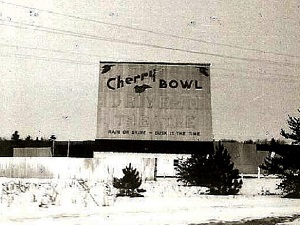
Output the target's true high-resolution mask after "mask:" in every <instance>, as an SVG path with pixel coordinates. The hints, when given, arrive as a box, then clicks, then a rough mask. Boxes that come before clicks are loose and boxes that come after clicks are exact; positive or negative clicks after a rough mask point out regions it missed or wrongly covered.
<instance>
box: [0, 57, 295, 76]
mask: <svg viewBox="0 0 300 225" xmlns="http://www.w3.org/2000/svg"><path fill="white" fill-rule="evenodd" d="M0 57H16V58H21V59H35V60H41V61H47V62H50V61H53V62H59V63H68V64H76V65H78V64H80V65H98V62H95V63H93V62H89V61H79V60H71V59H61V58H51V57H40V56H35V55H28V54H19V53H6V54H5V55H4V54H0ZM211 70H223V71H232V72H235V73H237V72H239V73H254V74H262V75H276V76H278V77H274V76H270V77H264V76H260V77H253V76H250V75H246V76H240V77H243V78H247V79H258V80H260V79H280V80H288V81H292V80H293V81H295V80H296V81H299V79H296V78H297V77H298V76H293V77H285V75H283V74H276V73H263V72H259V71H250V70H239V69H227V68H218V67H213V68H211ZM224 76H225V77H231V78H233V76H230V75H222V77H224ZM279 76H280V77H279ZM240 77H239V78H240Z"/></svg>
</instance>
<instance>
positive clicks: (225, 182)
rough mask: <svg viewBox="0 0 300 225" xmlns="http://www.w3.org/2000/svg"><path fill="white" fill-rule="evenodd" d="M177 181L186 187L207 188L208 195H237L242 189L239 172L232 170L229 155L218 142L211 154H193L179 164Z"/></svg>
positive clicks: (232, 165)
mask: <svg viewBox="0 0 300 225" xmlns="http://www.w3.org/2000/svg"><path fill="white" fill-rule="evenodd" d="M176 170H177V176H178V181H182V182H184V183H185V184H187V185H193V186H203V187H207V188H209V193H210V194H218V195H229V194H232V195H234V194H237V193H238V192H239V190H240V188H241V187H242V181H241V180H240V179H239V170H238V169H235V168H234V164H233V163H232V162H231V157H230V154H229V153H228V151H227V149H225V148H224V146H223V145H222V144H221V142H219V144H218V146H216V149H215V151H214V152H213V153H211V154H208V155H206V156H204V155H198V154H193V155H192V156H191V157H190V158H188V159H187V160H185V161H182V162H180V163H179V165H178V167H177V168H176Z"/></svg>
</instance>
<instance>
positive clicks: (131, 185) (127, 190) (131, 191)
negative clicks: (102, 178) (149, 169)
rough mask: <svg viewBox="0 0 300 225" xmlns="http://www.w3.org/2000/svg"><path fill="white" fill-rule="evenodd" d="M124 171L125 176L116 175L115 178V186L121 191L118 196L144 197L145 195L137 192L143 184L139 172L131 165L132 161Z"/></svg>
mask: <svg viewBox="0 0 300 225" xmlns="http://www.w3.org/2000/svg"><path fill="white" fill-rule="evenodd" d="M122 171H123V174H124V176H123V177H122V178H115V177H114V180H113V186H114V187H115V188H117V189H119V191H120V193H119V194H118V195H117V196H130V197H143V195H141V194H139V193H138V192H137V189H138V188H139V187H140V186H141V184H142V178H141V177H140V176H139V172H138V171H137V170H136V169H134V168H133V167H132V166H131V163H129V166H126V167H125V168H124V169H123V170H122Z"/></svg>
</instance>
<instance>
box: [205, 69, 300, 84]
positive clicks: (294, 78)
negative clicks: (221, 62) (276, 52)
mask: <svg viewBox="0 0 300 225" xmlns="http://www.w3.org/2000/svg"><path fill="white" fill-rule="evenodd" d="M211 70H223V71H229V72H233V73H247V74H249V73H252V74H260V75H275V76H277V77H275V76H268V77H265V76H260V77H253V76H251V75H247V76H243V77H249V79H252V78H253V79H270V78H272V79H273V78H274V79H280V80H296V81H300V79H299V76H289V77H286V74H278V73H270V72H269V73H264V72H260V71H254V70H240V69H227V68H221V67H212V68H211ZM222 76H223V75H222Z"/></svg>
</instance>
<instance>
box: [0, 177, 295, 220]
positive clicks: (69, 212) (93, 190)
mask: <svg viewBox="0 0 300 225" xmlns="http://www.w3.org/2000/svg"><path fill="white" fill-rule="evenodd" d="M278 181H279V180H278V179H273V178H270V179H266V178H262V179H257V178H255V179H254V178H252V179H249V178H247V179H244V185H243V188H242V190H241V193H240V195H237V196H212V195H206V194H203V193H204V192H205V189H203V188H196V187H183V186H179V185H178V183H177V182H176V180H174V179H159V180H158V181H157V182H154V181H147V182H145V183H143V186H142V188H144V189H146V190H147V191H146V192H145V193H143V194H144V195H145V197H144V198H128V197H118V198H114V197H113V194H114V190H111V189H110V187H107V184H105V183H104V182H82V181H77V180H67V181H62V180H55V181H53V180H44V181H41V180H32V179H31V180H28V179H27V180H21V179H20V180H17V179H13V180H12V179H1V180H0V183H2V187H4V190H2V193H1V201H0V202H1V203H0V224H5V225H6V224H7V225H20V224H22V225H24V224H25V225H40V224H43V225H44V224H51V225H53V224H54V225H90V224H130V225H132V224H149V225H150V224H151V225H153V224H172V225H175V224H192V223H208V222H217V221H240V220H250V219H257V218H264V217H279V216H290V215H294V214H300V200H295V199H284V198H281V197H280V195H278V194H279V192H278V190H276V182H278ZM8 183H10V185H11V188H7V184H8ZM13 183H14V184H17V185H13ZM12 187H13V188H12ZM5 188H6V189H5ZM10 189H13V190H10ZM201 193H202V194H201ZM8 195H10V197H7V196H8ZM12 196H14V197H13V199H12V198H11V197H12ZM49 199H50V200H49ZM97 205H98V206H97ZM103 205H106V206H103ZM39 206H41V207H39Z"/></svg>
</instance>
